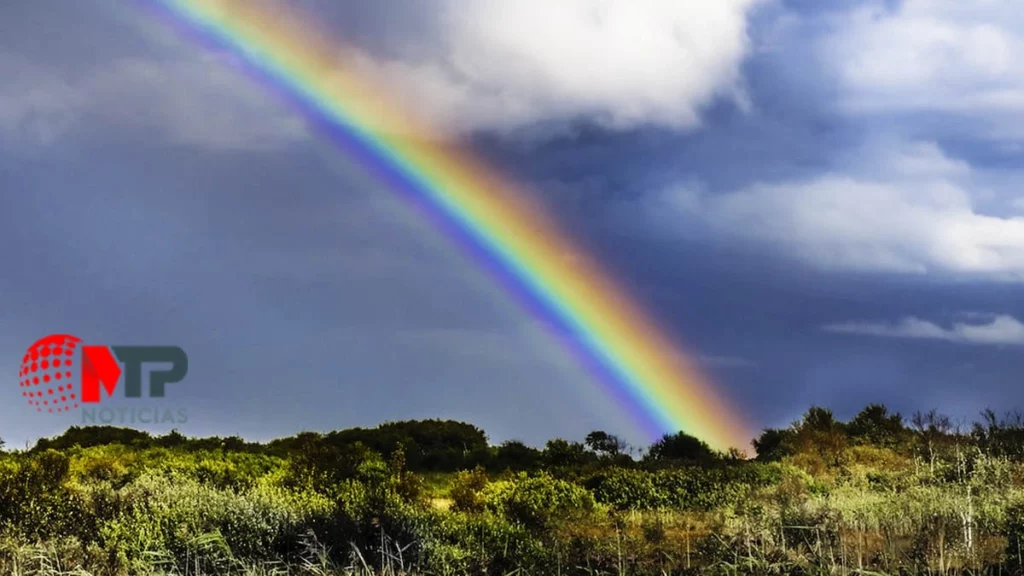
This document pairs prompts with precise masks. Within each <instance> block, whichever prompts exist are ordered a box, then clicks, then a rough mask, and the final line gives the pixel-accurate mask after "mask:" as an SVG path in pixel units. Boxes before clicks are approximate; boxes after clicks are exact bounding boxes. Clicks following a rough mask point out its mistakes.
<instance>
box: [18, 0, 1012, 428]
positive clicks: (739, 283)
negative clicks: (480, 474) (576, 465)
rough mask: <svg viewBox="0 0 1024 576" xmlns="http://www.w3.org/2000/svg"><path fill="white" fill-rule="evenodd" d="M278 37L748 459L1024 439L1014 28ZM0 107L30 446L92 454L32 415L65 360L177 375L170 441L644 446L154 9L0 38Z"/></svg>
mask: <svg viewBox="0 0 1024 576" xmlns="http://www.w3.org/2000/svg"><path fill="white" fill-rule="evenodd" d="M269 1H272V2H277V3H281V4H287V5H288V6H289V9H291V10H295V11H296V12H297V13H301V14H304V15H305V17H307V18H310V21H311V22H316V23H317V26H319V27H320V28H321V29H324V30H327V31H329V32H330V34H331V35H332V36H334V37H335V38H336V39H337V40H338V42H339V43H340V42H344V43H345V44H347V45H349V46H351V47H352V50H353V51H352V54H354V55H355V57H356V59H357V62H358V65H359V66H360V67H361V69H362V70H363V71H364V72H365V73H366V74H368V75H369V76H371V77H372V78H374V80H375V81H377V82H379V83H380V84H381V85H384V86H387V87H388V88H389V92H390V93H393V94H395V95H396V97H397V98H398V99H399V100H400V101H402V102H403V104H404V105H405V106H407V107H408V108H410V109H415V110H416V111H417V112H418V113H420V114H422V115H424V116H426V117H428V118H430V120H431V124H432V125H433V126H434V127H435V129H436V130H437V133H436V135H435V136H436V137H437V138H439V139H442V140H444V141H450V142H453V143H456V144H458V145H460V146H463V147H465V148H466V149H469V150H471V151H473V153H474V154H476V155H477V156H478V157H479V158H481V159H482V160H483V161H485V162H486V163H487V164H488V165H489V166H491V167H492V168H493V169H494V170H496V171H497V172H499V173H500V174H502V175H503V176H504V177H506V178H508V179H509V180H510V181H513V182H516V183H517V184H519V185H521V186H522V187H523V188H524V189H526V190H528V191H529V193H530V194H531V195H534V196H535V197H536V199H538V200H539V201H540V202H542V203H543V204H544V205H545V206H546V207H547V208H548V209H549V211H550V213H551V214H552V216H553V217H554V218H555V219H556V220H557V221H558V222H560V224H561V225H562V226H563V227H564V229H565V230H566V231H567V233H569V234H570V235H572V236H573V237H574V238H575V239H577V241H578V242H579V243H580V244H581V245H582V246H584V247H586V249H587V250H589V251H590V252H591V254H592V256H593V257H594V258H595V259H596V260H598V261H600V262H601V263H602V264H603V265H604V267H605V268H606V269H607V270H608V271H609V272H610V273H611V274H613V275H614V276H615V277H616V278H617V279H618V280H620V281H621V282H622V283H623V284H624V285H626V286H628V287H629V288H630V291H631V294H632V295H633V296H634V297H635V299H636V300H637V302H639V303H640V304H641V305H642V306H643V307H645V308H646V309H647V310H648V311H649V312H650V313H651V314H652V315H653V316H655V317H657V318H658V319H659V320H660V321H661V323H662V324H663V325H664V326H666V327H667V330H668V331H669V332H670V334H671V336H672V338H674V339H676V340H677V341H678V342H679V343H680V349H681V350H683V351H684V353H685V354H687V355H688V356H689V357H690V358H691V359H692V360H693V361H694V362H696V363H698V364H699V365H700V366H701V369H702V370H703V371H704V372H705V373H706V374H707V375H708V377H709V378H710V379H711V380H712V381H713V382H714V386H715V387H716V388H717V389H718V390H720V391H721V392H722V394H723V395H725V396H726V397H728V398H729V399H730V400H731V402H732V403H733V404H734V405H735V406H736V409H737V410H738V411H739V412H740V413H742V414H743V415H744V417H745V418H746V420H747V421H748V422H749V423H750V424H751V428H754V429H759V428H763V427H767V426H785V425H787V424H789V423H790V422H791V421H793V420H794V419H796V418H798V417H799V416H800V414H802V413H803V412H804V411H805V410H806V409H807V408H808V407H809V406H811V405H822V406H826V407H829V408H831V409H833V410H834V411H835V412H836V414H837V415H838V416H839V417H842V418H849V417H851V416H853V415H854V414H855V413H856V412H857V411H859V410H860V409H861V408H863V407H864V406H865V405H866V404H868V403H871V402H883V403H885V404H886V405H888V406H889V407H890V408H891V409H893V410H899V411H901V412H902V413H904V414H907V415H909V414H910V413H912V412H913V411H915V410H929V409H932V408H937V409H939V410H940V411H942V412H945V413H947V414H950V415H952V416H953V417H954V418H955V419H961V420H964V421H968V420H971V419H973V418H974V417H976V416H977V414H978V412H979V411H980V410H982V409H983V408H986V407H992V408H994V409H995V410H997V412H1002V411H1005V410H1012V409H1016V408H1021V407H1024V390H1022V387H1021V375H1022V374H1024V298H1022V297H1021V296H1022V295H1024V290H1022V288H1024V286H1022V283H1024V188H1022V186H1021V184H1022V183H1024V163H1022V160H1024V60H1022V59H1020V58H1019V57H1017V56H1018V55H1019V54H1021V53H1022V50H1024V13H1021V11H1020V10H1018V9H1016V8H1017V7H1016V6H1015V4H1016V2H1014V1H1012V0H978V1H975V2H969V3H966V2H962V1H960V0H902V1H884V2H883V1H872V0H863V1H850V0H834V1H830V2H821V1H820V0H715V1H714V2H711V1H706V2H704V1H700V2H698V1H694V2H678V1H673V0H642V1H638V2H629V3H624V2H621V3H615V2H608V1H606V0H566V1H565V2H559V3H557V4H553V3H551V2H546V1H544V0H517V1H516V2H514V3H513V2H504V1H498V0H493V1H491V0H488V1H480V2H473V3H465V2H461V1H458V0H429V1H424V0H417V1H413V0H381V1H378V2H374V3H362V2H333V1H328V0H269ZM0 78H4V81H3V82H2V83H0V374H6V375H8V376H7V378H6V381H7V382H8V385H7V387H6V389H7V390H8V391H9V392H8V393H7V394H6V395H5V398H6V400H4V401H3V402H0V438H3V439H5V440H7V442H8V445H10V446H23V445H26V444H27V443H30V442H33V441H34V440H35V439H36V438H38V437H40V436H49V435H53V434H57V433H59V432H61V431H62V430H63V429H65V428H66V427H68V426H70V425H74V424H80V423H81V417H80V416H79V415H78V414H76V413H72V414H64V415H52V416H51V415H45V416H44V415H40V414H36V413H35V412H34V411H32V410H30V409H29V407H28V406H27V405H25V403H24V402H23V399H22V398H21V395H20V391H19V390H17V386H16V385H15V383H16V382H17V374H18V369H19V364H20V360H21V357H22V355H23V354H24V351H25V350H26V349H27V348H28V347H29V346H30V345H31V344H32V343H33V342H34V341H35V340H36V339H38V338H40V337H42V336H44V335H47V334H51V333H71V334H75V335H77V336H79V337H82V338H83V339H84V340H86V341H87V342H89V343H107V344H172V345H177V346H181V347H182V348H184V349H185V350H186V351H187V352H188V354H189V358H190V369H189V375H188V377H187V379H186V380H185V381H183V382H180V383H178V384H173V385H171V386H172V387H171V388H170V389H169V392H168V397H167V398H165V399H163V401H162V402H163V403H162V404H160V406H161V407H162V406H169V407H173V408H175V409H177V408H184V409H186V410H187V412H188V421H187V422H185V423H174V424H169V423H163V424H153V425H146V426H144V427H143V428H144V429H147V430H150V431H153V432H166V431H167V430H169V429H171V428H179V429H181V430H182V431H183V432H185V433H187V434H193V435H210V434H217V435H232V434H238V435H242V436H245V437H248V438H253V439H260V440H265V439H269V438H274V437H280V436H285V435H291V434H294V433H296V432H298V431H301V430H331V429H340V428H347V427H353V426H374V425H376V424H378V423H380V422H383V421H389V420H401V419H409V418H430V417H439V418H453V419H459V420H464V421H469V422H472V423H474V424H476V425H478V426H480V427H482V428H484V429H485V430H486V431H487V433H488V435H489V437H490V439H491V440H492V441H493V442H500V441H504V440H509V439H519V440H523V441H526V442H528V443H531V444H543V442H544V441H546V440H547V439H549V438H552V437H563V438H569V439H574V440H581V439H582V438H583V436H584V435H585V434H586V433H587V432H589V431H591V430H595V429H602V430H607V431H610V432H613V433H618V434H620V435H622V436H623V437H625V438H626V439H628V440H630V441H631V442H633V443H636V444H643V443H644V442H645V441H646V439H645V438H644V437H643V436H642V434H641V433H640V428H639V427H638V426H637V424H636V423H635V422H633V421H631V420H630V418H629V416H628V411H626V410H623V408H622V407H621V406H617V405H616V404H615V401H614V400H613V399H612V398H611V397H609V396H607V395H606V394H604V393H603V392H602V391H601V389H600V387H598V386H597V385H596V384H595V383H594V382H593V381H592V380H591V378H590V376H589V375H588V374H587V372H586V371H585V370H583V369H582V368H581V367H580V366H579V365H578V364H577V363H576V362H575V360H574V359H573V358H572V357H570V356H569V355H567V354H566V353H565V352H564V351H563V350H562V349H560V348H559V347H558V346H557V345H556V343H555V342H554V341H553V340H552V339H551V337H550V336H549V335H548V334H547V333H546V331H545V329H544V328H543V326H542V325H541V323H540V322H539V321H538V320H537V319H535V318H533V317H531V316H529V315H528V314H526V313H524V312H523V310H522V309H520V308H518V306H517V305H516V304H515V303H514V302H512V301H511V300H510V299H509V298H508V297H507V295H505V294H504V293H503V292H502V291H501V290H500V289H499V288H498V287H497V285H496V284H495V283H494V282H493V281H492V280H491V278H490V277H489V276H487V274H486V273H484V272H483V271H481V270H480V269H478V267H476V266H475V265H474V264H473V263H472V261H471V260H469V259H468V258H466V257H465V255H463V254H462V253H461V252H460V251H459V250H458V249H457V248H456V247H455V246H454V245H452V244H451V243H450V242H449V241H448V240H447V239H446V238H445V237H444V236H443V235H441V234H439V233H438V232H437V231H436V230H434V229H433V228H432V227H431V225H430V224H429V223H428V222H426V221H423V220H421V219H420V218H419V217H418V215H417V214H416V213H415V212H414V211H412V210H410V209H409V208H408V207H407V206H406V205H404V204H403V203H402V202H400V201H399V200H398V199H396V198H395V197H394V195H392V194H391V193H390V192H389V190H387V189H386V188H385V187H384V186H382V185H381V184H380V183H378V182H375V181H374V180H372V179H371V178H370V177H369V176H368V175H367V174H366V173H365V171H364V170H363V169H361V167H360V166H359V165H357V164H355V163H354V162H353V161H352V160H351V159H349V158H346V157H345V155H344V154H342V153H341V152H339V151H338V150H336V149H335V148H333V147H332V146H330V145H329V144H328V143H327V142H326V141H324V140H323V139H322V138H320V137H319V136H318V135H317V132H316V130H315V129H313V127H311V126H309V125H307V124H306V123H305V121H304V120H303V117H302V116H301V114H299V113H298V112H297V111H296V110H293V109H291V108H290V107H289V105H288V103H287V102H286V101H284V100H281V99H279V98H278V96H277V95H276V94H275V93H273V92H272V91H268V90H267V89H266V87H265V86H262V85H260V84H259V83H257V82H254V81H253V80H252V79H251V78H249V77H247V76H245V75H243V74H240V73H239V72H238V70H237V67H234V66H232V63H231V62H230V59H229V58H227V57H225V55H223V54H214V53H210V52H208V51H206V49H204V48H203V47H202V46H200V45H199V44H197V43H195V42H193V41H192V40H190V39H189V38H186V37H183V36H180V35H178V33H177V32H176V31H175V29H174V28H173V27H170V26H168V25H167V22H166V20H164V19H161V18H160V17H158V16H157V15H156V13H155V12H154V11H152V10H150V9H149V6H148V2H147V1H146V0H119V1H117V2H108V1H104V0H81V1H79V2H59V1H58V0H38V1H33V2H29V1H13V2H4V3H2V5H0ZM147 406H149V405H147ZM153 406H155V404H153ZM140 426H142V425H140Z"/></svg>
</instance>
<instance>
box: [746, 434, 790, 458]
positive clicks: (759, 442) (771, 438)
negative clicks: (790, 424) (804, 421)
mask: <svg viewBox="0 0 1024 576" xmlns="http://www.w3.org/2000/svg"><path fill="white" fill-rule="evenodd" d="M795 440H796V433H795V432H794V431H793V430H790V429H786V430H779V429H777V428H766V429H765V430H764V432H762V433H761V435H760V436H759V437H757V438H755V439H754V450H755V451H756V452H757V460H758V461H760V462H777V461H779V460H782V459H783V458H785V457H786V456H792V455H793V454H795V453H796V448H795V447H794V442H795Z"/></svg>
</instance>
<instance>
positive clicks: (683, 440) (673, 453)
mask: <svg viewBox="0 0 1024 576" xmlns="http://www.w3.org/2000/svg"><path fill="white" fill-rule="evenodd" d="M646 458H647V459H649V460H653V461H664V460H679V461H685V462H710V461H712V460H715V459H717V455H716V454H715V452H714V450H712V449H711V447H709V446H708V445H707V444H706V443H705V442H704V441H703V440H701V439H699V438H697V437H695V436H690V435H689V434H687V433H685V432H676V433H675V434H665V435H664V436H662V437H661V440H658V441H657V442H655V443H654V444H652V445H651V449H650V450H648V452H647V456H646Z"/></svg>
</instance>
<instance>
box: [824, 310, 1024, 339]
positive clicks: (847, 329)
mask: <svg viewBox="0 0 1024 576" xmlns="http://www.w3.org/2000/svg"><path fill="white" fill-rule="evenodd" d="M824 329H825V330H826V331H828V332H839V333H845V334H863V335H866V336H882V337H886V338H919V339H929V340H946V341H948V342H956V343H962V344H989V345H1015V346H1024V324H1022V323H1021V322H1020V321H1019V320H1017V319H1016V318H1014V317H1012V316H1005V315H1003V316H995V317H994V318H992V319H991V320H990V321H989V322H988V323H983V324H969V323H964V322H957V323H954V324H953V326H952V327H951V328H943V327H942V326H939V325H938V324H935V323H933V322H928V321H926V320H921V319H919V318H914V317H908V318H904V319H902V320H900V321H899V322H896V323H886V322H844V323H840V324H830V325H828V326H825V327H824Z"/></svg>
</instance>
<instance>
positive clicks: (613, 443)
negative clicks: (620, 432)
mask: <svg viewBox="0 0 1024 576" xmlns="http://www.w3.org/2000/svg"><path fill="white" fill-rule="evenodd" d="M584 443H585V444H586V445H587V448H590V449H591V450H593V451H594V452H597V454H598V455H602V456H611V457H615V456H618V455H619V454H621V453H622V452H624V451H625V450H626V443H625V442H623V441H622V440H621V439H619V437H618V436H615V435H614V434H609V433H607V432H605V431H604V430H595V431H593V432H591V433H590V434H587V438H586V440H584Z"/></svg>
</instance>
